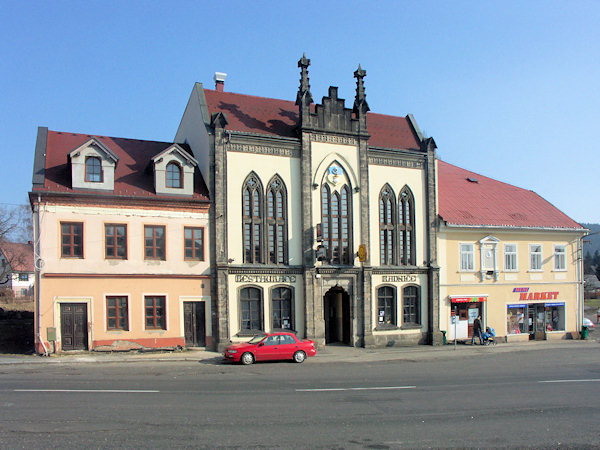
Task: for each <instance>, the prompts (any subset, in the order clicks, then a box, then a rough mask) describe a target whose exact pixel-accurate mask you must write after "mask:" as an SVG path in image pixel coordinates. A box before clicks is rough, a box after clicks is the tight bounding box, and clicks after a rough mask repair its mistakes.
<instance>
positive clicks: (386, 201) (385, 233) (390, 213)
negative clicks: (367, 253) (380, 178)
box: [379, 185, 396, 266]
mask: <svg viewBox="0 0 600 450" xmlns="http://www.w3.org/2000/svg"><path fill="white" fill-rule="evenodd" d="M395 197H396V196H395V195H394V191H393V190H392V188H391V187H390V186H389V185H385V186H384V187H383V189H382V190H381V193H380V194H379V255H380V262H381V265H382V266H389V265H393V264H396V236H395V234H396V201H395Z"/></svg>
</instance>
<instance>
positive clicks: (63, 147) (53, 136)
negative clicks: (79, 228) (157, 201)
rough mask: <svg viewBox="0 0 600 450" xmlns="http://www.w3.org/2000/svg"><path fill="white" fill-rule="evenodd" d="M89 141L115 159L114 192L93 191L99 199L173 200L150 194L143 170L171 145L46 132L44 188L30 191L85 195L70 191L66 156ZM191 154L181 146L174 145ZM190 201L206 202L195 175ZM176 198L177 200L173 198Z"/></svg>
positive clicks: (149, 180)
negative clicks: (99, 145) (153, 158)
mask: <svg viewBox="0 0 600 450" xmlns="http://www.w3.org/2000/svg"><path fill="white" fill-rule="evenodd" d="M91 138H95V139H97V140H98V141H100V142H101V143H102V144H104V145H106V146H107V147H108V148H109V149H110V150H111V151H112V152H113V153H114V154H115V155H116V156H117V157H118V158H119V161H118V162H117V165H116V168H115V186H114V191H106V192H104V191H94V193H95V194H96V193H97V194H98V195H99V196H101V195H117V196H136V197H140V198H161V199H165V198H174V197H172V196H168V195H157V194H156V193H155V191H154V178H153V177H154V175H153V172H152V171H151V170H147V169H148V167H149V165H150V163H151V159H152V157H154V156H156V155H158V154H159V153H160V152H162V151H163V150H165V149H167V148H168V147H170V146H171V145H173V143H172V142H156V141H142V140H138V139H125V138H114V137H106V136H97V135H91V134H75V133H62V132H58V131H50V130H49V131H48V140H47V145H46V166H45V178H44V187H43V188H41V187H35V186H34V189H33V190H34V191H39V190H42V191H51V192H65V193H72V192H82V193H83V192H89V191H85V190H78V189H73V188H72V187H71V172H70V170H69V167H68V154H69V153H70V152H71V151H72V150H74V149H76V148H77V147H79V146H81V145H82V144H84V143H85V142H87V141H89V140H90V139H91ZM178 145H179V146H181V147H182V148H184V150H186V151H188V152H189V153H190V154H191V151H190V150H189V148H188V147H187V146H186V145H184V144H178ZM194 179H195V187H194V195H193V198H194V199H196V200H208V190H207V188H206V185H205V183H204V180H203V179H202V176H201V175H200V174H199V172H196V174H195V176H194ZM175 198H180V197H175Z"/></svg>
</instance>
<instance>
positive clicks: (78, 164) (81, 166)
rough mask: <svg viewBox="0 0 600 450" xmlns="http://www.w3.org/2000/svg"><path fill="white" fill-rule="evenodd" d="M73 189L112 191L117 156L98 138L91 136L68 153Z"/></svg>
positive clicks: (117, 160)
mask: <svg viewBox="0 0 600 450" xmlns="http://www.w3.org/2000/svg"><path fill="white" fill-rule="evenodd" d="M69 161H70V168H71V186H72V187H73V189H93V190H95V191H98V190H102V191H112V190H114V188H115V169H116V167H117V163H118V162H119V158H118V157H117V155H116V154H115V153H114V152H113V151H112V150H111V149H110V148H108V146H107V145H106V144H105V143H103V142H102V141H101V140H100V139H99V138H95V137H93V138H91V139H90V140H88V141H86V142H84V143H83V144H82V145H80V146H79V147H77V148H76V149H74V150H72V151H71V152H70V153H69Z"/></svg>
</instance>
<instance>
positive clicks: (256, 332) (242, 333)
mask: <svg viewBox="0 0 600 450" xmlns="http://www.w3.org/2000/svg"><path fill="white" fill-rule="evenodd" d="M261 334H266V333H265V332H264V331H263V330H241V331H239V332H238V334H236V336H237V337H254V336H260V335H261Z"/></svg>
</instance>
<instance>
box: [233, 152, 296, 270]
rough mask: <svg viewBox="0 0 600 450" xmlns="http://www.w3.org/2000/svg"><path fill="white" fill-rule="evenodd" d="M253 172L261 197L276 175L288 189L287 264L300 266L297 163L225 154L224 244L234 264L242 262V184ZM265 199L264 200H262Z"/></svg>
mask: <svg viewBox="0 0 600 450" xmlns="http://www.w3.org/2000/svg"><path fill="white" fill-rule="evenodd" d="M252 171H254V172H255V173H256V174H257V175H258V177H259V178H260V181H261V183H262V189H263V190H262V192H263V196H264V195H265V189H266V188H267V185H268V184H269V181H270V180H271V179H272V178H273V177H274V176H275V175H279V176H280V177H281V179H282V180H283V182H284V183H285V187H286V190H287V198H288V202H287V214H288V251H289V265H290V266H294V265H295V266H299V265H301V264H302V204H301V203H302V202H301V195H302V193H301V189H300V179H301V175H300V160H299V159H297V158H289V157H283V156H274V155H260V154H252V153H241V152H228V153H227V193H228V198H227V219H228V221H227V244H228V249H229V258H233V259H234V261H233V264H242V262H243V260H244V253H243V244H244V243H243V242H242V185H243V184H244V181H245V180H246V177H247V176H248V175H249V174H250V173H251V172H252ZM263 198H264V197H263Z"/></svg>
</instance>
